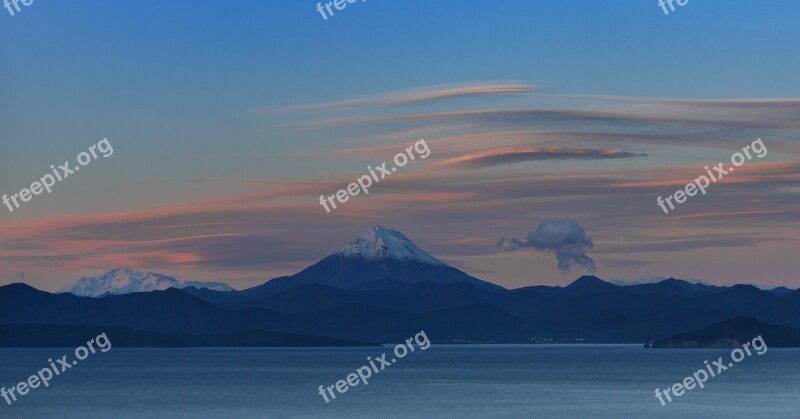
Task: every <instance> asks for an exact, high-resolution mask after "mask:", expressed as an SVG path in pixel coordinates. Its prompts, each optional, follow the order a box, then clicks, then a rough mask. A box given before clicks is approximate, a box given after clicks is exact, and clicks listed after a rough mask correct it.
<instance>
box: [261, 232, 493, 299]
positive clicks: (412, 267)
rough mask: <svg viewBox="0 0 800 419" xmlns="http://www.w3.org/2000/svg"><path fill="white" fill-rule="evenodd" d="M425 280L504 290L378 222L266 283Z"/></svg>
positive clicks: (362, 284) (345, 286) (340, 285)
mask: <svg viewBox="0 0 800 419" xmlns="http://www.w3.org/2000/svg"><path fill="white" fill-rule="evenodd" d="M423 281H430V282H435V283H438V284H452V283H456V282H467V283H470V284H472V285H474V286H476V287H478V288H482V289H486V290H493V291H497V290H502V289H503V288H502V287H499V286H497V285H494V284H492V283H489V282H485V281H481V280H480V279H477V278H474V277H472V276H470V275H467V274H466V273H464V272H461V271H459V270H458V269H456V268H453V267H451V266H448V265H446V264H444V263H442V261H440V260H439V259H436V258H435V257H433V256H431V255H430V254H428V253H427V252H426V251H424V250H422V249H420V248H419V247H417V245H415V244H414V243H412V242H411V240H410V239H409V238H408V237H406V236H405V235H403V233H401V232H399V231H397V230H392V229H390V228H386V227H381V226H378V225H375V226H372V227H370V228H369V230H367V232H366V233H364V234H363V235H361V236H359V237H357V238H356V239H355V240H353V241H351V242H350V243H348V244H347V245H346V246H344V247H342V248H341V249H339V250H337V251H335V252H334V253H332V254H331V255H329V256H328V257H326V258H324V259H322V260H321V261H319V262H317V263H315V264H313V265H311V266H309V267H308V268H306V269H304V270H302V271H301V272H299V273H297V274H295V275H292V276H288V277H282V278H276V279H273V280H272V281H270V282H268V283H267V284H265V285H264V286H266V288H269V289H272V290H277V289H282V290H285V289H291V288H296V287H299V286H302V285H306V284H325V285H328V286H331V287H334V288H341V289H350V288H360V287H369V288H370V289H375V287H377V288H380V287H387V286H389V287H390V286H392V285H391V284H397V283H405V284H413V283H418V282H423Z"/></svg>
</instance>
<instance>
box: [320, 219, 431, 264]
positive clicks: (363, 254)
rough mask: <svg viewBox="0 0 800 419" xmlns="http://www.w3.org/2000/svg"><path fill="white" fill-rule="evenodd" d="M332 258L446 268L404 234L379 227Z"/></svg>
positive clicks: (372, 229) (375, 227) (373, 228)
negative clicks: (419, 264)
mask: <svg viewBox="0 0 800 419" xmlns="http://www.w3.org/2000/svg"><path fill="white" fill-rule="evenodd" d="M331 256H334V257H340V258H344V259H351V260H362V261H365V262H379V261H382V260H387V259H392V260H396V261H401V262H419V263H424V264H427V265H433V266H446V265H445V264H444V263H442V262H441V261H440V260H439V259H436V258H435V257H433V256H431V255H430V254H428V252H426V251H424V250H422V249H420V248H419V247H417V245H415V244H414V243H412V242H411V240H409V238H408V237H406V236H404V235H403V233H401V232H399V231H397V230H393V229H391V228H386V227H381V226H379V225H374V226H372V227H370V228H369V230H367V232H366V233H364V234H363V235H361V236H359V237H357V238H356V239H355V240H353V241H351V242H350V243H348V244H347V245H346V246H344V247H342V248H341V249H339V250H337V251H336V252H333V254H332V255H331Z"/></svg>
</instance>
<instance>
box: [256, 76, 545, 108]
mask: <svg viewBox="0 0 800 419" xmlns="http://www.w3.org/2000/svg"><path fill="white" fill-rule="evenodd" d="M534 89H535V86H533V85H530V84H521V83H509V82H484V83H472V84H460V85H449V86H435V87H428V88H424V89H416V90H405V91H398V92H391V93H384V94H379V95H375V96H368V97H362V98H354V99H345V100H340V101H335V102H325V103H313V104H307V105H293V106H286V107H283V108H272V109H268V111H272V112H274V111H308V110H328V109H341V108H351V107H360V106H395V105H408V104H413V103H422V102H431V101H435V100H444V99H454V98H460V97H468V96H487V95H508V94H524V93H530V92H533V91H534Z"/></svg>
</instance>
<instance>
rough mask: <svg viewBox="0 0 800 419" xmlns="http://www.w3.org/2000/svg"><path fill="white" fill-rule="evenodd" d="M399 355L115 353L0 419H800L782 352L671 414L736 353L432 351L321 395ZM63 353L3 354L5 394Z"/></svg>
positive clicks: (2, 410) (371, 351)
mask: <svg viewBox="0 0 800 419" xmlns="http://www.w3.org/2000/svg"><path fill="white" fill-rule="evenodd" d="M392 348H393V347H385V348H346V349H345V348H325V349H316V348H315V349H304V348H290V349H121V348H113V349H111V350H110V351H109V352H107V353H99V352H98V353H97V354H95V355H91V356H90V357H89V358H87V359H86V360H84V361H82V362H81V363H79V364H78V365H76V366H75V367H73V368H71V369H70V370H68V371H67V372H65V373H64V374H63V375H61V376H58V377H56V378H54V379H53V381H52V382H51V385H50V388H48V389H42V388H41V387H40V388H39V389H36V390H33V391H32V392H31V393H29V394H28V395H27V396H24V397H22V398H20V399H19V400H18V401H17V402H15V403H14V404H13V405H11V406H8V405H7V404H6V403H5V402H4V401H3V400H2V399H0V418H6V417H8V418H295V417H296V418H323V417H347V418H353V417H370V418H408V417H424V418H429V417H430V418H462V419H463V418H526V417H559V418H572V417H574V418H586V417H613V418H627V417H637V418H641V417H706V418H740V417H741V418H767V417H787V418H788V417H793V418H797V417H800V350H797V349H777V348H776V349H769V351H768V352H767V353H766V354H764V355H761V356H755V355H753V356H751V357H748V358H745V360H744V361H742V362H741V363H739V364H736V365H735V366H734V367H733V368H731V369H729V370H728V371H725V372H724V373H722V374H721V375H719V376H717V377H714V378H711V379H710V380H709V381H708V383H706V387H705V388H704V389H699V388H695V389H694V390H692V391H688V392H686V394H684V395H683V396H682V397H680V398H678V399H676V400H675V401H674V402H672V403H671V404H668V405H667V406H664V407H662V406H661V404H660V403H659V402H658V400H657V399H656V398H655V396H654V390H655V388H656V387H660V388H662V389H663V388H665V387H666V386H668V385H672V384H673V383H676V382H678V381H681V380H683V378H684V377H685V376H687V375H690V374H691V373H693V372H695V371H696V370H698V369H700V368H702V367H703V361H704V360H709V361H712V360H716V359H717V358H718V357H719V356H725V359H726V360H727V359H728V354H729V353H730V351H728V350H711V349H696V350H695V349H692V350H674V349H673V350H664V349H661V350H652V349H651V350H646V349H643V348H641V347H640V346H638V345H636V346H632V345H491V346H487V345H466V346H458V345H433V346H431V347H430V348H429V349H428V350H427V351H424V352H420V351H419V350H417V351H416V352H413V353H410V354H408V355H407V356H406V357H405V358H403V359H400V360H398V361H397V363H396V364H394V365H392V366H391V367H388V368H386V369H385V370H383V371H381V372H380V373H378V374H375V375H373V377H372V378H371V380H370V383H369V385H368V386H366V387H365V386H362V385H359V386H357V387H355V388H351V389H350V390H348V391H347V393H345V394H341V395H338V397H337V399H336V400H334V401H332V402H331V403H329V404H326V403H325V401H324V400H323V398H322V397H321V396H320V395H319V394H318V392H317V390H318V387H319V385H321V384H324V385H326V386H328V385H331V384H334V383H335V382H336V381H337V380H340V379H344V378H346V376H347V374H349V373H351V372H354V371H355V370H356V369H357V368H358V367H360V366H361V365H363V364H364V363H366V362H367V361H366V357H367V356H372V357H373V358H374V357H376V356H378V355H380V354H381V353H383V352H384V351H386V352H390V351H391V350H392ZM67 353H69V354H70V356H71V351H70V350H66V349H44V350H43V349H35V350H32V349H28V350H17V349H13V350H11V349H0V385H2V386H5V387H9V386H12V385H14V384H15V383H17V382H19V381H22V380H24V379H26V378H27V377H28V376H30V375H31V374H33V373H35V372H36V371H38V370H40V369H42V368H44V367H45V366H46V365H47V359H48V358H53V359H56V358H60V356H61V355H63V354H67ZM390 358H391V355H390V356H389V357H387V359H390ZM726 362H727V361H726Z"/></svg>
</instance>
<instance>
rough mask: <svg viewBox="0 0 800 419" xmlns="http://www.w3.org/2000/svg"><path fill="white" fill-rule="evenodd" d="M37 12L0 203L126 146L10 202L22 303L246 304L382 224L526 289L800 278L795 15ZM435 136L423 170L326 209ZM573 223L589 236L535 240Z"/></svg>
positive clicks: (6, 67) (12, 30)
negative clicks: (110, 295)
mask: <svg viewBox="0 0 800 419" xmlns="http://www.w3.org/2000/svg"><path fill="white" fill-rule="evenodd" d="M20 7H21V10H20V11H19V12H16V11H15V14H14V15H13V16H12V15H11V14H10V13H8V11H7V10H6V9H0V38H2V39H3V40H4V43H3V46H2V48H0V194H7V195H9V196H10V195H12V194H15V193H16V194H18V193H19V192H20V190H21V189H23V188H29V187H30V186H31V183H32V182H36V181H39V180H40V179H41V178H42V177H43V176H44V175H46V174H49V173H52V169H51V168H50V165H54V167H55V166H59V165H61V164H63V163H64V162H67V161H69V162H71V163H70V164H71V165H72V166H77V164H76V163H75V162H76V159H77V156H78V154H79V153H81V152H88V150H89V148H90V147H92V146H95V145H97V144H98V142H99V141H101V140H102V139H104V138H106V139H107V140H108V144H110V146H111V147H112V148H113V154H110V155H109V156H108V157H102V156H103V154H99V156H98V158H96V159H92V161H91V162H89V163H87V165H86V166H81V167H82V168H83V169H82V171H80V172H75V173H73V174H71V175H70V176H69V177H68V178H64V179H63V181H60V182H56V183H55V184H54V185H53V186H52V188H51V189H52V191H51V193H47V192H43V193H41V194H40V195H36V196H33V197H32V199H30V200H29V201H28V202H21V206H20V207H18V208H14V211H13V212H12V211H10V210H9V209H8V207H6V206H5V205H3V206H0V284H7V283H13V282H20V281H23V282H26V283H29V284H31V285H33V286H35V287H38V288H40V289H44V290H48V291H54V290H57V289H60V288H62V287H64V286H66V285H67V284H69V283H71V282H74V281H75V280H77V279H79V278H80V277H82V276H95V275H99V274H101V273H103V272H105V271H108V270H110V269H114V268H121V267H128V268H132V269H137V270H143V271H152V272H160V273H163V274H167V275H172V276H176V277H179V278H181V279H186V280H209V281H225V282H228V283H229V284H231V285H232V286H233V287H235V288H239V289H242V288H247V287H250V286H254V285H258V284H261V283H263V282H265V281H266V280H268V279H270V278H274V277H277V276H281V275H287V274H292V273H295V272H297V271H299V270H301V269H303V268H304V267H306V266H308V265H310V264H312V263H314V262H316V261H318V260H320V259H321V258H323V257H325V256H326V255H328V254H329V253H331V252H333V251H335V250H336V249H338V248H339V247H341V246H343V245H345V244H346V243H347V242H348V241H350V240H352V239H353V238H355V237H357V236H358V235H360V234H362V233H363V232H365V231H366V230H367V229H368V228H369V227H370V226H371V225H374V224H379V225H383V226H386V227H391V228H395V229H397V230H399V231H402V232H403V233H404V234H405V235H406V236H408V237H409V238H410V239H411V240H413V241H414V243H416V244H417V245H418V246H420V247H422V248H423V249H425V250H427V251H428V252H429V253H431V254H433V255H434V256H436V257H438V258H439V259H441V260H443V261H445V262H446V263H448V264H450V265H452V266H455V267H457V268H459V269H462V270H464V271H465V272H467V273H469V274H471V275H473V276H476V277H479V278H481V279H484V280H488V281H491V282H495V283H498V284H500V285H503V286H506V287H510V288H516V287H522V286H529V285H536V284H547V285H565V284H567V283H569V282H571V281H573V280H574V279H575V278H577V277H578V276H580V275H582V274H585V273H587V272H589V271H590V270H589V269H588V268H589V267H590V265H587V264H581V263H577V264H569V263H567V266H566V267H567V268H568V270H567V269H563V268H564V264H559V262H561V261H562V258H561V257H564V256H565V255H566V256H569V255H575V254H576V253H570V252H577V254H578V255H579V256H586V257H588V258H590V259H591V260H592V261H593V264H592V265H591V267H593V269H594V272H595V274H596V275H598V276H600V277H601V278H604V279H638V278H653V277H677V278H694V279H700V280H703V281H706V282H709V283H714V284H722V285H725V284H733V283H753V284H761V285H786V286H789V287H791V288H797V287H798V283H797V280H798V275H797V273H798V270H797V268H796V267H795V265H796V264H794V263H790V260H791V259H790V258H792V257H796V255H797V254H798V250H800V244H799V242H798V240H800V230H799V229H798V227H800V221H799V220H800V174H799V173H800V170H798V169H800V159H799V158H798V157H800V143H798V134H800V83H798V82H797V74H799V73H800V71H798V69H800V56H798V54H796V51H797V45H798V41H800V25H798V24H797V16H798V15H800V4H798V3H797V2H793V1H789V0H776V1H769V2H750V1H740V0H727V1H722V0H707V1H703V2H700V1H693V0H690V1H689V2H688V3H687V4H686V5H685V6H682V7H681V6H677V8H676V10H675V11H674V12H671V13H670V14H668V15H665V14H664V12H663V11H662V9H661V8H660V7H659V6H658V2H657V1H656V0H652V1H650V0H647V1H642V0H623V1H614V2H597V1H588V0H587V1H559V2H545V1H503V2H463V1H455V0H442V1H436V2H431V1H417V0H409V1H391V2H390V1H386V0H368V1H364V2H358V1H357V2H355V3H353V4H348V5H347V6H346V7H345V9H344V10H335V9H334V11H335V14H334V15H333V16H328V18H327V19H324V18H323V17H322V15H321V14H320V13H319V12H318V11H317V10H316V2H313V1H300V0H292V1H283V2H272V1H270V2H261V1H230V2H210V1H192V2H189V1H174V2H161V1H155V0H142V1H136V2H133V1H117V2H103V1H95V0H86V1H81V2H49V1H44V0H36V1H34V2H33V3H32V4H31V5H30V6H22V5H21V4H20ZM759 138H760V139H761V143H762V144H763V146H764V147H763V149H764V150H768V152H766V153H765V154H764V156H763V157H757V156H756V155H755V154H756V153H752V158H751V159H749V160H747V161H745V162H743V163H742V164H741V166H739V167H736V171H735V172H730V173H729V174H727V175H725V176H724V177H723V178H721V179H719V181H718V182H713V183H711V184H710V186H709V187H708V188H707V191H706V194H705V195H702V194H697V195H695V196H692V197H688V198H687V199H686V201H685V202H684V203H683V204H680V205H677V206H676V207H675V209H674V210H671V211H670V212H669V213H668V214H665V213H664V211H662V209H661V208H660V207H659V206H658V204H657V201H656V199H657V198H658V197H659V196H662V197H664V198H666V197H668V196H669V195H671V194H673V193H674V192H675V191H676V190H678V189H683V188H684V186H685V185H686V184H687V183H689V182H692V181H693V180H694V179H696V178H698V177H699V176H701V175H705V174H706V173H707V171H706V169H705V166H709V168H711V167H712V166H716V165H717V164H718V163H720V162H725V166H724V167H731V164H730V159H731V156H732V155H734V154H735V153H737V152H742V149H743V148H745V147H747V146H751V147H756V146H755V145H753V143H754V141H756V140H757V139H759ZM420 139H425V141H426V144H427V145H428V147H429V149H430V155H429V156H428V157H426V158H425V159H421V158H418V159H416V160H414V161H411V162H409V163H408V164H407V165H406V166H404V167H402V168H399V169H398V171H397V172H395V173H392V175H391V176H389V177H387V178H386V179H383V180H381V181H380V182H377V183H376V184H375V185H373V187H372V188H371V189H370V193H369V194H368V195H363V194H361V195H359V196H354V197H352V198H350V199H349V201H348V202H346V203H340V204H339V206H338V208H336V209H335V210H333V211H331V212H330V213H327V212H326V211H325V209H324V208H323V207H322V206H321V205H320V202H319V196H320V195H325V196H330V195H332V194H335V193H336V192H337V191H338V190H340V189H343V188H346V187H347V185H348V184H349V183H351V182H354V181H355V179H357V178H358V177H360V176H362V175H365V174H366V173H367V172H368V171H367V166H370V167H375V166H378V165H380V164H381V163H382V162H384V161H389V162H391V160H392V159H393V157H394V156H395V154H396V153H398V152H403V151H404V150H405V149H406V147H409V146H412V145H413V144H414V143H415V142H417V141H419V140H420ZM390 165H391V164H390ZM56 170H58V169H56ZM59 173H60V172H59ZM11 205H13V204H11ZM552 219H557V220H562V221H563V222H564V223H566V222H567V221H568V222H569V223H570V224H569V225H570V226H572V225H573V224H572V223H574V225H575V226H577V228H579V229H580V230H581V233H580V234H581V237H580V243H581V244H578V245H577V247H576V245H575V243H573V242H570V241H569V240H567V241H564V242H562V243H560V244H553V243H550V244H542V243H541V242H540V241H538V240H539V238H540V236H538V235H537V234H536V231H537V227H539V226H542V225H544V226H548V225H549V224H547V223H548V220H552ZM565 220H566V221H565ZM531 237H533V240H532V241H531ZM551 238H552V237H551ZM503 239H505V240H503ZM512 240H516V241H512ZM556 241H557V240H556ZM510 243H517V244H520V243H522V245H516V246H515V245H509V244H510ZM559 252H561V253H559ZM560 268H561V269H560Z"/></svg>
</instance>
